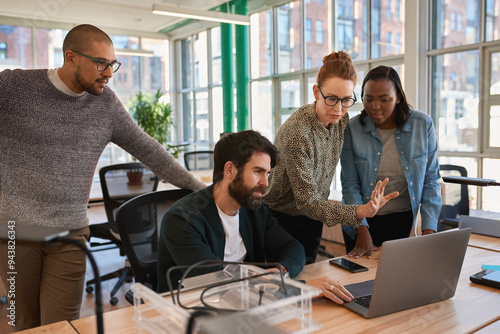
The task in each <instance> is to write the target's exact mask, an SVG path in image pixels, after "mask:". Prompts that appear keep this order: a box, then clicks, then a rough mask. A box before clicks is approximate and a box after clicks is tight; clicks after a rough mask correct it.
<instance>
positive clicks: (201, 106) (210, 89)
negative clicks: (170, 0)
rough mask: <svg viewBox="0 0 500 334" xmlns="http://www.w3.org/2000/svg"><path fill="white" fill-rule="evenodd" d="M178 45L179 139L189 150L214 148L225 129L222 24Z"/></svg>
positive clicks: (181, 41) (183, 40)
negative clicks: (223, 122) (223, 116)
mask: <svg viewBox="0 0 500 334" xmlns="http://www.w3.org/2000/svg"><path fill="white" fill-rule="evenodd" d="M176 48H177V50H176V52H175V54H176V55H178V63H179V66H177V78H178V80H177V87H178V93H179V94H177V97H178V98H177V100H176V102H177V104H176V109H178V110H179V111H180V112H179V113H178V114H179V116H180V121H179V122H178V124H180V125H181V129H182V131H180V132H179V133H178V138H181V142H183V143H184V144H188V145H189V146H188V147H187V149H188V150H206V149H211V148H213V145H214V143H215V142H216V141H217V140H218V138H219V136H220V134H221V133H222V132H223V126H222V111H223V105H222V89H221V83H222V58H221V32H220V27H216V28H213V29H210V30H208V31H202V32H200V33H197V34H194V35H192V36H190V37H188V38H185V39H182V40H179V41H177V42H176Z"/></svg>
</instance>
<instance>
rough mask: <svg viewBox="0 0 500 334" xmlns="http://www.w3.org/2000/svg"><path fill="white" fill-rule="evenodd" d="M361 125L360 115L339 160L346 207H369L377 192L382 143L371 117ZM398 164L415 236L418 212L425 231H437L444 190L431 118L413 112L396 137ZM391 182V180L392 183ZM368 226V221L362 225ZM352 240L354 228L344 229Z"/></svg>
mask: <svg viewBox="0 0 500 334" xmlns="http://www.w3.org/2000/svg"><path fill="white" fill-rule="evenodd" d="M364 123H365V126H362V125H361V124H360V123H359V115H358V116H356V117H353V118H352V119H351V120H349V125H348V126H347V129H346V131H345V136H344V147H343V149H342V154H341V156H340V162H341V165H342V171H341V176H340V177H341V180H342V195H343V198H342V201H343V202H344V203H346V204H366V203H368V202H369V201H370V196H371V193H372V191H373V189H374V188H375V185H376V180H377V174H378V168H379V166H380V160H381V157H382V140H381V139H380V137H379V136H378V134H377V130H376V128H375V124H374V123H373V122H372V120H371V119H370V117H368V116H367V117H365V118H364ZM394 139H395V141H396V147H397V149H398V153H399V160H400V161H401V166H402V167H403V172H404V175H405V178H406V182H407V184H408V192H409V195H410V202H411V208H412V211H413V226H414V232H415V234H416V232H417V230H416V226H417V218H418V210H419V208H420V215H421V218H422V230H425V229H431V230H434V231H437V220H438V216H439V213H440V211H441V204H442V201H441V187H440V185H439V183H438V181H439V179H440V178H441V176H440V174H439V162H438V160H437V157H436V151H437V140H436V133H435V131H434V127H433V125H432V120H431V118H430V117H429V116H428V115H426V114H424V113H423V112H420V111H416V110H414V111H412V114H411V116H410V119H409V120H408V121H407V122H406V123H405V125H404V126H403V128H402V129H401V130H397V131H396V133H395V134H394ZM389 182H390V180H389ZM362 225H367V226H368V223H367V221H366V219H363V224H362ZM342 228H343V229H344V231H345V232H346V233H347V234H349V235H350V236H351V237H352V238H354V237H355V235H356V232H355V229H354V227H352V226H342Z"/></svg>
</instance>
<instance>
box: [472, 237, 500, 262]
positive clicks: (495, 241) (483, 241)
mask: <svg viewBox="0 0 500 334" xmlns="http://www.w3.org/2000/svg"><path fill="white" fill-rule="evenodd" d="M469 246H472V247H477V248H482V249H486V250H490V251H494V252H500V238H497V237H491V236H487V235H482V234H476V233H471V235H470V239H469ZM497 265H500V260H499V261H498V263H497Z"/></svg>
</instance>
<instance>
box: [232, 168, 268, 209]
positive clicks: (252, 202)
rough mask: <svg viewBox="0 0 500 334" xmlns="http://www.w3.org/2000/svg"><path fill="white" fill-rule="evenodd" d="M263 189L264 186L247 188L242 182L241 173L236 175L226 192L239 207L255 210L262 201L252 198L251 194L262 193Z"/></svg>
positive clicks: (258, 198)
mask: <svg viewBox="0 0 500 334" xmlns="http://www.w3.org/2000/svg"><path fill="white" fill-rule="evenodd" d="M265 189H266V187H264V186H257V187H253V188H249V187H247V186H246V185H245V182H244V181H243V175H242V173H238V174H237V175H236V177H235V178H234V180H233V182H231V183H230V184H229V187H228V192H229V195H230V196H231V197H232V198H234V200H235V201H236V202H238V204H239V205H241V207H243V208H245V209H249V210H257V209H259V208H260V207H261V205H262V199H261V198H260V197H254V196H253V193H254V192H255V191H259V192H261V193H264V190H265Z"/></svg>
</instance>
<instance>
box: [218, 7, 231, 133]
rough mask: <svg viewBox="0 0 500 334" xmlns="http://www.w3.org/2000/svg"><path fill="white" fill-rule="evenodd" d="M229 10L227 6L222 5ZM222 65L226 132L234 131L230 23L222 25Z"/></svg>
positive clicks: (222, 9) (223, 114) (223, 10)
mask: <svg viewBox="0 0 500 334" xmlns="http://www.w3.org/2000/svg"><path fill="white" fill-rule="evenodd" d="M220 9H221V12H227V6H226V5H225V4H224V5H221V6H220ZM220 35H221V36H220V40H221V65H222V106H223V107H222V116H223V122H224V132H233V50H232V49H233V43H232V40H233V34H232V26H231V25H230V24H229V23H221V25H220Z"/></svg>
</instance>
